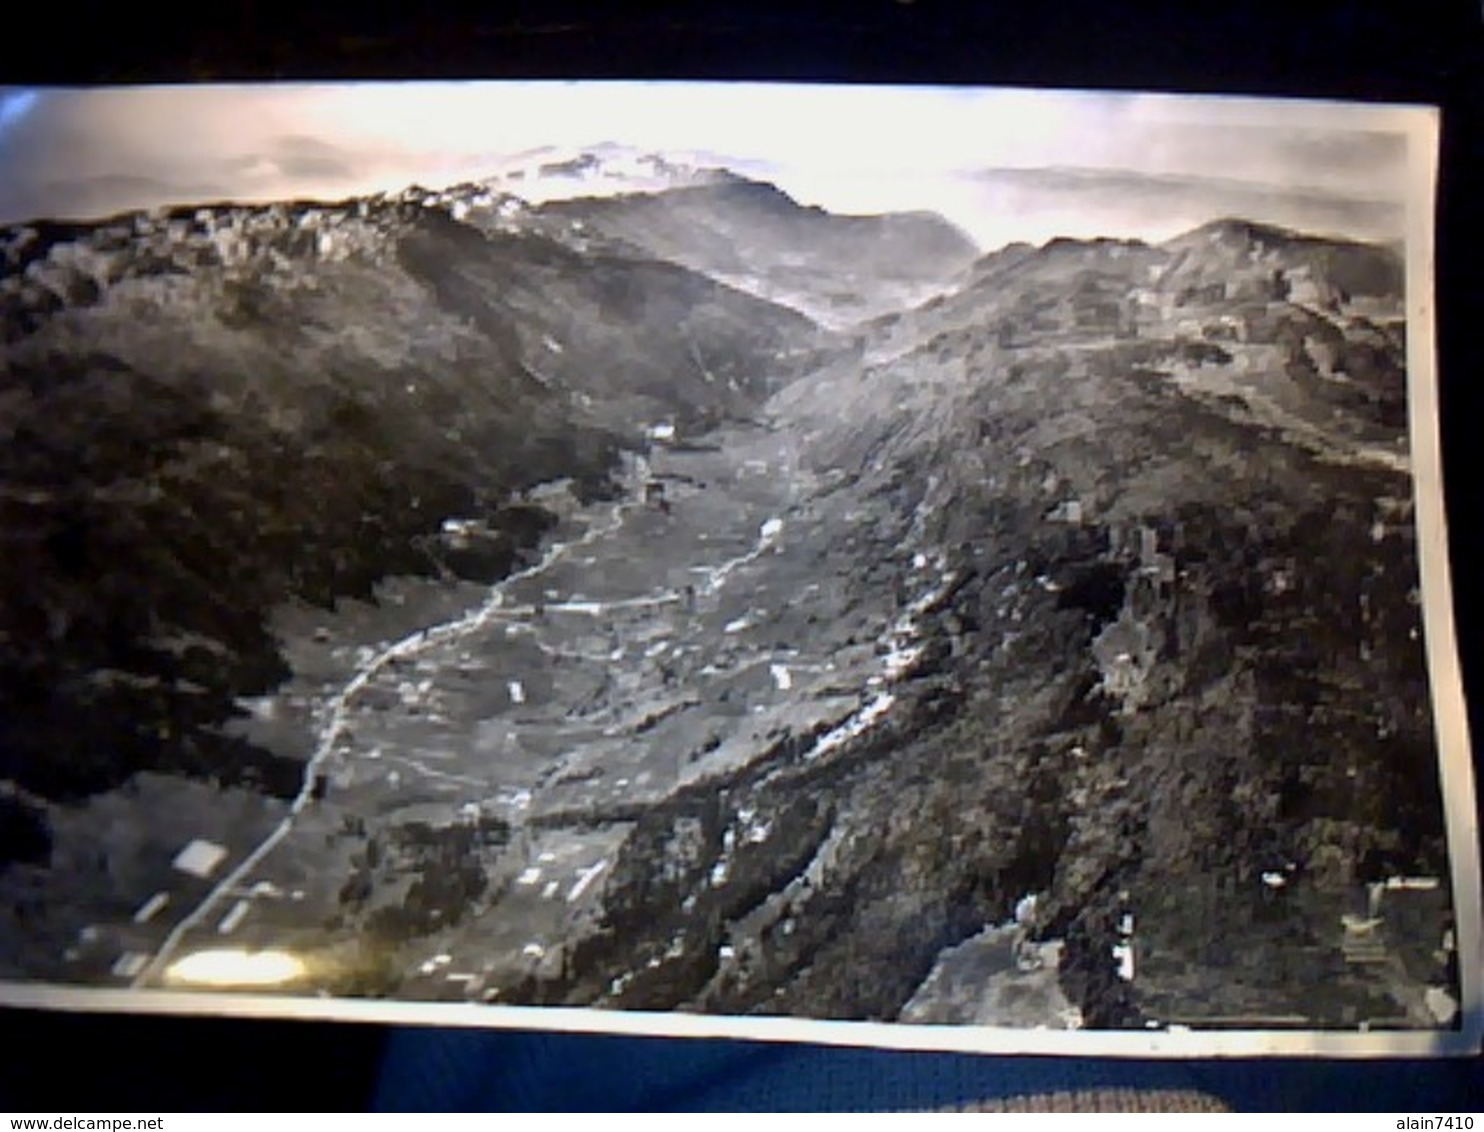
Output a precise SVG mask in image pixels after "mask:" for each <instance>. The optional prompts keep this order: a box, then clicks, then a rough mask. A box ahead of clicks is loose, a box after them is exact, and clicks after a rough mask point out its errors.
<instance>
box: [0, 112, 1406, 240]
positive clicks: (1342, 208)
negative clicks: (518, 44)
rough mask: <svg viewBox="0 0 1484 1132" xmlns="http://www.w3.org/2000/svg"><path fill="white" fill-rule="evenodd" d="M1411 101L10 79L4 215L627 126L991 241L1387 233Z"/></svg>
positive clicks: (209, 193)
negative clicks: (1248, 228)
mask: <svg viewBox="0 0 1484 1132" xmlns="http://www.w3.org/2000/svg"><path fill="white" fill-rule="evenodd" d="M1409 114H1415V111H1409V110H1407V109H1405V108H1391V107H1355V106H1338V105H1332V104H1322V103H1309V102H1296V101H1287V102H1279V101H1274V100H1268V101H1259V100H1234V99H1214V98H1191V97H1175V96H1152V95H1131V94H1106V93H1100V94H1093V93H1075V92H1054V91H1049V92H1048V91H1018V90H980V89H967V88H884V87H844V86H788V85H767V84H673V83H672V84H664V83H566V82H563V83H364V84H363V83H354V84H351V83H338V84H330V83H324V84H292V85H288V84H272V85H251V86H199V87H163V86H155V87H129V88H103V89H96V90H70V89H59V90H41V91H34V90H18V89H14V88H12V89H9V90H3V91H0V223H6V224H10V223H22V222H25V221H29V220H37V219H57V220H91V219H100V218H102V217H105V216H109V215H114V214H117V213H119V212H124V211H130V210H133V209H139V208H153V207H160V206H166V205H183V204H193V203H205V202H225V201H232V202H240V203H243V204H253V203H264V202H267V201H272V200H282V199H294V198H307V199H319V200H326V201H331V200H339V199H345V198H347V197H353V196H361V195H366V194H368V193H373V192H378V191H393V190H396V189H399V188H403V187H406V186H408V185H411V184H414V183H417V184H422V185H425V186H427V187H429V188H440V187H443V186H445V185H449V184H453V183H456V182H458V181H463V180H480V179H484V178H486V177H488V176H490V175H491V174H493V173H497V172H498V169H499V167H500V166H501V165H502V164H503V163H506V162H509V161H510V160H511V159H512V158H514V157H516V156H519V155H522V154H529V153H530V152H531V151H533V150H541V149H545V148H554V149H557V150H561V151H577V150H583V149H588V148H592V147H594V146H598V145H603V144H616V145H620V146H625V147H632V148H634V149H637V150H640V151H644V152H656V153H663V154H681V155H699V156H700V157H701V158H702V159H703V161H705V162H706V163H714V164H719V165H724V166H726V167H728V168H732V169H734V170H736V171H737V172H739V173H742V174H744V175H750V176H754V177H758V178H760V179H766V180H769V181H771V182H773V183H774V184H776V185H778V187H779V188H781V189H783V190H784V191H785V192H788V193H789V194H790V195H791V196H793V197H794V198H795V199H797V200H799V201H800V202H801V203H803V204H809V205H818V206H820V207H822V208H826V209H828V210H830V211H833V212H840V213H854V214H860V213H879V212H888V211H905V210H927V211H934V212H938V213H940V214H941V215H943V216H944V217H945V218H947V219H948V220H950V221H952V222H953V223H954V224H956V225H958V226H959V227H960V228H962V229H963V230H964V231H965V232H966V233H968V234H969V235H970V236H971V237H972V238H973V239H974V240H976V241H977V242H978V243H979V244H980V246H981V247H983V248H985V249H990V248H994V247H998V246H1002V245H1003V244H1006V243H1010V242H1013V241H1017V240H1027V241H1030V242H1034V243H1040V242H1044V241H1045V240H1047V239H1050V238H1053V237H1055V236H1073V237H1076V236H1093V235H1102V236H1116V237H1125V238H1140V239H1149V240H1159V239H1164V238H1168V237H1170V236H1173V235H1176V234H1178V233H1179V232H1181V231H1185V230H1188V229H1190V228H1192V227H1195V226H1197V225H1199V224H1200V223H1203V222H1205V221H1207V220H1210V219H1214V218H1216V217H1218V216H1226V215H1240V216H1244V217H1247V218H1249V219H1253V220H1259V221H1265V222H1268V223H1274V224H1280V225H1284V226H1288V227H1295V228H1301V229H1304V230H1307V231H1316V232H1325V233H1327V234H1333V235H1343V236H1350V237H1353V238H1360V239H1373V240H1388V239H1395V238H1398V237H1400V236H1401V235H1402V230H1403V222H1404V214H1405V208H1404V201H1405V197H1406V186H1407V162H1408V136H1407V133H1406V127H1407V125H1408V115H1409ZM509 187H510V188H512V189H515V191H517V192H518V191H519V189H518V187H516V186H509ZM584 191H588V190H586V189H585V190H584Z"/></svg>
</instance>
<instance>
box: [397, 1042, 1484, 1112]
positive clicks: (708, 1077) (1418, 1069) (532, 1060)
mask: <svg viewBox="0 0 1484 1132" xmlns="http://www.w3.org/2000/svg"><path fill="white" fill-rule="evenodd" d="M1481 1070H1484V1065H1481V1062H1480V1060H1479V1059H1477V1058H1475V1059H1472V1060H1469V1059H1463V1060H1446V1061H1445V1060H1436V1061H1426V1062H1423V1061H1366V1062H1353V1061H1352V1062H1343V1061H1309V1060H1303V1061H1300V1060H1259V1059H1241V1060H1224V1061H1218V1060H1199V1061H1140V1060H1133V1061H1130V1060H1122V1059H1117V1060H1113V1059H1103V1060H1099V1059H1086V1058H1047V1057H981V1056H974V1055H960V1054H928V1053H900V1052H895V1051H882V1050H862V1049H841V1048H830V1047H821V1046H811V1045H791V1044H764V1043H748V1042H731V1041H712V1040H683V1039H664V1038H629V1037H610V1036H595V1035H571V1034H537V1033H524V1032H507V1031H469V1030H437V1029H402V1030H396V1031H393V1032H392V1033H391V1034H390V1035H389V1038H388V1042H387V1046H386V1052H385V1056H384V1060H383V1064H382V1072H381V1075H380V1078H379V1080H378V1083H377V1088H376V1094H375V1099H374V1101H373V1107H374V1108H375V1109H376V1110H378V1111H445V1112H446V1111H512V1110H513V1111H568V1112H581V1111H596V1110H607V1111H648V1112H666V1111H669V1112H674V1111H732V1112H748V1111H751V1112H769V1111H814V1112H821V1111H881V1110H901V1109H931V1108H942V1107H949V1106H955V1105H963V1104H967V1103H971V1102H973V1101H975V1100H983V1099H988V1098H1004V1097H1011V1096H1017V1095H1026V1094H1030V1093H1045V1092H1050V1091H1056V1090H1067V1089H1088V1088H1098V1087H1104V1088H1109V1087H1122V1088H1143V1089H1154V1088H1164V1089H1197V1090H1200V1091H1203V1092H1206V1093H1209V1094H1211V1095H1213V1096H1216V1097H1219V1098H1220V1099H1221V1100H1223V1101H1224V1102H1225V1103H1227V1104H1228V1105H1230V1106H1231V1107H1233V1108H1235V1109H1238V1110H1241V1111H1248V1112H1253V1111H1340V1112H1385V1111H1399V1112H1401V1111H1412V1112H1421V1111H1427V1112H1434V1113H1436V1112H1445V1111H1450V1110H1451V1111H1455V1112H1456V1111H1470V1110H1478V1109H1479V1108H1481V1107H1484V1071H1481Z"/></svg>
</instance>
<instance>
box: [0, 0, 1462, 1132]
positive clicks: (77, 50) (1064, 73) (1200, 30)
mask: <svg viewBox="0 0 1484 1132" xmlns="http://www.w3.org/2000/svg"><path fill="white" fill-rule="evenodd" d="M30 9H31V6H28V10H27V12H26V15H27V17H28V20H35V21H36V22H35V23H33V24H32V26H31V28H30V30H28V31H27V32H25V33H22V32H20V30H19V28H18V26H17V25H15V24H13V23H12V24H11V25H10V27H9V29H8V31H7V35H6V39H7V41H8V44H9V46H10V48H11V50H9V51H8V52H7V53H6V54H7V58H6V63H5V73H3V74H0V81H3V82H6V83H11V84H67V85H81V84H92V83H100V82H159V81H172V82H174V81H181V82H189V81H246V80H268V79H275V78H295V79H311V78H372V77H377V78H400V77H407V78H461V77H469V78H481V77H483V78H490V77H502V78H518V77H533V78H534V77H546V78H577V77H584V76H587V77H606V78H645V77H652V78H675V79H678V78H709V79H732V78H739V79H740V78H747V79H787V80H803V81H811V80H812V81H851V82H932V83H976V84H997V85H1022V86H1040V87H1091V88H1105V89H1143V90H1165V91H1176V92H1192V93H1235V94H1254V95H1291V96H1303V97H1323V98H1355V99H1364V100H1371V101H1408V102H1422V103H1432V104H1435V105H1440V106H1442V107H1443V111H1444V115H1443V151H1442V163H1441V167H1442V181H1441V187H1440V198H1439V211H1438V224H1439V247H1438V331H1439V342H1440V354H1441V359H1440V395H1441V400H1442V409H1443V413H1442V431H1443V442H1444V450H1443V454H1444V474H1445V482H1446V484H1447V489H1448V491H1447V496H1448V498H1447V503H1448V513H1449V517H1450V541H1451V548H1450V549H1451V556H1452V565H1453V576H1454V579H1455V594H1454V597H1455V605H1456V618H1457V626H1458V637H1459V643H1460V649H1461V652H1462V659H1463V663H1464V675H1465V682H1466V687H1467V688H1470V689H1473V690H1474V691H1475V693H1476V694H1475V696H1474V697H1473V701H1474V702H1473V704H1472V707H1471V717H1472V718H1471V722H1472V725H1473V730H1474V731H1475V733H1480V732H1481V729H1484V718H1481V709H1480V707H1479V696H1478V694H1477V690H1478V687H1479V684H1480V679H1481V674H1484V628H1481V627H1484V593H1481V591H1480V590H1479V589H1478V588H1476V587H1472V586H1471V585H1470V584H1469V582H1470V580H1471V579H1474V578H1477V577H1481V576H1484V522H1481V519H1484V514H1481V494H1480V484H1479V480H1478V478H1477V474H1476V473H1475V472H1474V469H1473V467H1472V462H1471V461H1470V459H1469V449H1470V447H1471V441H1472V440H1473V436H1472V434H1473V433H1474V431H1475V426H1476V422H1477V421H1478V420H1479V419H1480V409H1481V404H1480V399H1481V392H1480V385H1479V383H1478V381H1477V375H1478V374H1479V373H1481V372H1484V350H1481V345H1480V336H1479V333H1478V328H1479V327H1480V326H1481V325H1484V285H1481V282H1480V274H1479V268H1478V261H1479V252H1480V244H1479V240H1478V237H1477V236H1476V235H1475V234H1474V232H1473V230H1472V226H1471V225H1470V224H1469V223H1468V221H1469V217H1470V214H1471V213H1477V202H1478V201H1479V200H1481V199H1484V184H1481V171H1480V156H1481V151H1484V134H1481V131H1480V122H1481V114H1484V78H1481V76H1484V9H1481V5H1480V3H1479V2H1478V0H1462V2H1457V3H1440V2H1435V3H1428V2H1411V3H1407V4H1398V3H1394V2H1378V3H1370V4H1366V3H1338V2H1334V0H1309V2H1307V3H1305V4H1302V5H1294V4H1291V3H1277V2H1249V3H1244V4H1240V5H1236V4H1234V5H1223V6H1219V7H1218V6H1213V7H1212V8H1210V9H1207V8H1205V7H1204V6H1200V7H1197V6H1195V5H1187V4H1183V3H1176V2H1162V3H1156V2H1149V3H1139V4H1107V3H1094V2H1067V0H1061V2H1058V3H1054V4H1050V3H1041V4H993V3H989V4H980V5H976V6H973V7H971V8H970V7H968V6H962V5H954V4H950V3H947V2H946V0H916V2H913V3H901V2H893V0H855V2H854V3H851V4H848V5H841V6H838V7H833V6H827V5H819V4H808V3H795V4H790V5H786V6H785V5H765V4H741V3H725V2H714V3H709V4H704V5H702V4H696V5H682V4H675V3H655V4H650V5H646V6H645V10H644V11H643V12H630V11H627V10H625V9H626V6H625V5H622V4H619V3H615V2H609V3H588V4H578V3H573V2H566V0H562V2H547V3H536V2H529V0H528V2H523V3H503V4H502V3H490V4H485V5H482V6H480V7H479V8H478V9H477V10H474V9H473V8H472V7H471V8H470V9H469V10H467V11H461V10H460V6H458V5H439V6H438V7H436V8H435V7H433V6H428V7H426V8H423V7H422V6H418V7H416V8H414V7H413V6H411V5H407V6H405V7H404V6H400V5H393V4H389V3H369V2H367V3H361V4H357V5H349V4H322V5H312V6H311V5H309V4H302V3H301V4H298V5H292V6H291V5H288V4H279V3H263V2H254V0H224V2H221V3H217V4H213V5H199V6H193V7H190V8H187V9H184V10H182V11H176V10H174V9H170V8H166V7H165V6H164V5H161V4H158V3H137V4H119V3H117V2H116V0H115V2H108V0H102V2H100V0H88V2H73V3H69V4H53V5H40V6H36V7H35V9H34V10H30ZM17 15H19V13H14V14H13V15H12V19H14V18H15V16H17ZM924 128H930V125H929V124H925V127H924ZM3 175H4V171H3V169H0V176H3ZM1477 762H1478V760H1477V756H1476V766H1477ZM0 1027H3V1029H0V1033H3V1035H4V1039H5V1041H4V1045H5V1052H4V1053H3V1054H0V1108H11V1109H20V1110H40V1111H43V1112H53V1111H55V1112H62V1111H74V1112H76V1111H89V1110H92V1111H115V1112H118V1111H124V1110H129V1109H134V1110H138V1111H140V1112H141V1113H148V1112H150V1111H156V1112H158V1111H172V1110H173V1111H192V1110H233V1109H241V1110H257V1111H261V1110H273V1109H295V1110H297V1109H311V1110H354V1109H359V1108H365V1107H367V1106H368V1105H370V1104H371V1103H373V1099H377V1098H378V1094H377V1093H376V1089H377V1084H378V1078H379V1077H382V1075H383V1073H384V1074H385V1075H384V1078H383V1080H382V1092H381V1093H380V1094H379V1100H380V1102H381V1103H383V1104H399V1103H400V1104H408V1105H418V1106H435V1105H439V1104H443V1105H447V1106H452V1107H462V1106H512V1107H526V1108H544V1107H566V1108H588V1107H611V1108H629V1107H635V1108H663V1107H677V1108H686V1107H706V1106H708V1105H720V1106H722V1107H733V1108H745V1107H761V1108H767V1107H778V1108H784V1107H794V1108H830V1107H866V1108H873V1107H887V1106H891V1105H895V1106H896V1107H929V1106H932V1105H936V1104H957V1103H964V1102H965V1101H967V1100H970V1099H972V1098H973V1097H974V1096H976V1095H978V1096H989V1095H1004V1094H1005V1093H1007V1092H1017V1091H1032V1090H1034V1089H1035V1088H1038V1087H1055V1086H1058V1085H1060V1086H1066V1085H1069V1084H1071V1085H1092V1084H1103V1085H1107V1084H1113V1083H1117V1082H1126V1083H1129V1084H1143V1085H1167V1086H1168V1085H1180V1086H1184V1087H1196V1088H1203V1089H1206V1090H1207V1091H1210V1092H1213V1093H1216V1094H1217V1095H1219V1096H1221V1097H1223V1098H1224V1099H1225V1100H1226V1101H1227V1102H1228V1103H1229V1104H1232V1105H1233V1106H1235V1107H1239V1108H1248V1109H1275V1108H1288V1109H1313V1108H1333V1109H1340V1110H1347V1109H1360V1110H1373V1111H1374V1110H1386V1109H1392V1110H1405V1109H1424V1108H1425V1109H1429V1110H1432V1111H1438V1110H1447V1109H1450V1108H1451V1109H1455V1110H1456V1109H1459V1108H1465V1109H1466V1108H1468V1107H1470V1106H1472V1107H1474V1108H1478V1106H1479V1104H1480V1103H1481V1102H1480V1100H1479V1098H1481V1097H1484V1073H1481V1069H1480V1062H1479V1060H1478V1059H1474V1060H1473V1061H1453V1062H1444V1063H1432V1064H1408V1063H1402V1062H1385V1063H1380V1064H1370V1065H1344V1064H1337V1063H1329V1062H1265V1061H1234V1062H1226V1063H1217V1062H1196V1063H1185V1064H1181V1065H1173V1066H1172V1065H1158V1064H1152V1063H1142V1062H1133V1063H1128V1062H1112V1063H1109V1062H1088V1061H1082V1062H1059V1061H1048V1060H1046V1059H1004V1058H971V1057H949V1056H941V1055H917V1054H887V1053H880V1052H871V1051H853V1050H823V1049H817V1048H813V1047H802V1046H800V1047H791V1046H752V1045H747V1044H745V1043H727V1042H688V1043H675V1042H663V1041H658V1040H650V1039H623V1038H612V1037H606V1038H597V1037H593V1038H582V1037H559V1036H539V1035H517V1034H494V1033H490V1034H478V1033H474V1034H464V1035H447V1034H441V1033H439V1032H436V1031H425V1032H420V1033H409V1032H400V1033H393V1032H391V1031H388V1030H386V1029H384V1028H381V1027H375V1026H368V1025H348V1024H320V1023H287V1022H257V1021H241V1020H224V1019H211V1018H203V1019H191V1020H186V1019H171V1018H134V1017H119V1016H106V1015H93V1016H83V1015H65V1014H48V1013H44V1012H23V1011H4V1012H0Z"/></svg>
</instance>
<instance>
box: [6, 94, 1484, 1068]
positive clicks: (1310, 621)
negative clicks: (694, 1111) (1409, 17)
mask: <svg viewBox="0 0 1484 1132" xmlns="http://www.w3.org/2000/svg"><path fill="white" fill-rule="evenodd" d="M1437 126H1438V123H1437V117H1436V113H1435V112H1434V111H1430V110H1428V109H1426V108H1423V107H1414V106H1404V105H1384V104H1374V105H1359V104H1345V103H1331V102H1319V101H1304V100H1277V99H1270V100H1260V99H1251V98H1248V99H1236V98H1217V97H1196V96H1174V95H1156V94H1134V93H1111V92H1103V93H1093V92H1072V91H1065V92H1064V91H1051V90H1036V91H1032V90H1017V89H994V88H968V87H889V86H831V85H823V84H821V85H789V84H759V83H689V84H686V83H677V82H644V83H640V82H592V81H589V82H505V83H498V82H457V83H453V82H437V83H434V82H345V83H322V84H314V83H293V84H288V83H282V84H248V85H204V86H141V87H102V88H91V89H70V88H53V89H37V90H32V89H20V88H10V89H3V90H0V339H3V340H0V1000H3V1001H4V1002H6V1003H9V1004H13V1005H23V1006H38V1005H39V1006H56V1007H58V1008H62V1009H69V1010H74V1009H101V1010H117V1011H143V1012H161V1011H163V1012H175V1013H180V1012H192V1011H201V1012H212V1013H227V1014H232V1013H234V1012H236V1013H250V1014H256V1015H263V1014H269V1015H282V1016H285V1017H320V1018H325V1017H334V1018H339V1017H344V1018H365V1019H382V1020H407V1019H424V1020H427V1021H432V1022H441V1023H444V1024H448V1025H461V1026H495V1027H500V1026H513V1025H517V1024H518V1025H520V1026H525V1027H532V1026H535V1027H542V1026H547V1025H550V1026H553V1027H556V1028H562V1029H586V1030H599V1031H602V1030H615V1029H617V1030H624V1031H626V1032H631V1033H668V1034H685V1033H696V1034H711V1035H740V1036H749V1037H761V1038H780V1037H782V1038H786V1037H791V1036H795V1035H804V1036H806V1037H808V1038H809V1039H810V1040H815V1041H824V1042H843V1043H856V1044H885V1045H897V1046H907V1047H914V1046H917V1047H922V1048H950V1049H963V1050H980V1049H998V1050H1010V1051H1032V1052H1058V1051H1063V1050H1081V1049H1094V1048H1095V1049H1097V1050H1099V1051H1102V1052H1114V1053H1120V1052H1122V1053H1138V1054H1141V1055H1142V1054H1156V1055H1160V1054H1172V1053H1185V1052H1191V1051H1204V1052H1212V1051H1215V1052H1220V1051H1223V1050H1238V1049H1240V1050H1244V1051H1248V1052H1252V1051H1257V1052H1263V1051H1269V1050H1271V1051H1283V1052H1289V1053H1293V1052H1306V1051H1314V1052H1327V1053H1333V1054H1352V1053H1355V1054H1364V1053H1381V1052H1388V1051H1405V1052H1411V1053H1427V1052H1458V1051H1460V1050H1463V1049H1467V1048H1473V1049H1475V1050H1477V1048H1478V1041H1479V1032H1480V1031H1479V1024H1480V1007H1481V1002H1480V967H1481V963H1480V960H1481V933H1480V896H1479V861H1478V845H1477V840H1476V837H1477V834H1476V831H1475V829H1474V816H1473V815H1474V812H1475V810H1474V807H1475V797H1474V783H1473V776H1472V770H1471V766H1470V750H1469V739H1468V735H1467V726H1466V721H1465V716H1464V710H1463V693H1462V688H1461V684H1460V680H1459V674H1458V667H1457V659H1456V655H1455V641H1454V630H1453V626H1452V612H1451V597H1450V589H1449V577H1448V563H1447V556H1446V552H1445V550H1444V549H1443V535H1444V529H1445V527H1444V522H1445V516H1444V514H1443V497H1442V493H1441V473H1440V461H1439V456H1438V442H1437V399H1436V390H1435V374H1434V372H1433V368H1434V362H1433V327H1432V324H1431V320H1432V302H1431V291H1432V278H1431V270H1432V268H1431V265H1432V253H1433V249H1432V246H1431V241H1432V233H1433V216H1432V209H1433V192H1434V179H1435V167H1436V161H1437V152H1436V151H1437Z"/></svg>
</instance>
